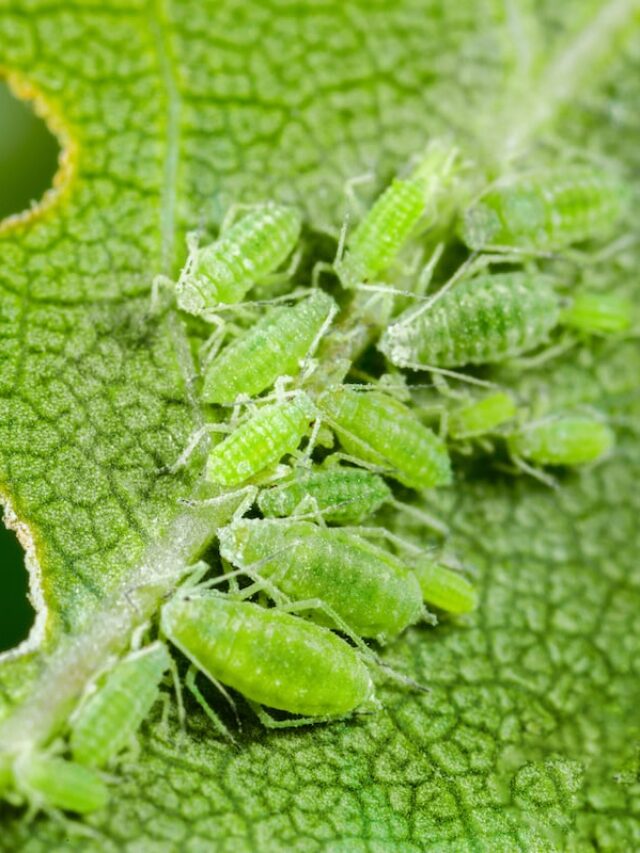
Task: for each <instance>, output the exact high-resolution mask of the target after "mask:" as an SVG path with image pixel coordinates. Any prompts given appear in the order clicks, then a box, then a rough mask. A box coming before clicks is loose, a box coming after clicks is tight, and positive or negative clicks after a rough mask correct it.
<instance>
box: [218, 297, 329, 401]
mask: <svg viewBox="0 0 640 853" xmlns="http://www.w3.org/2000/svg"><path fill="white" fill-rule="evenodd" d="M336 310H337V306H336V304H335V302H334V301H333V299H332V298H331V297H330V296H328V295H327V294H326V293H323V291H321V290H315V291H313V292H312V293H311V295H310V296H309V297H308V298H307V299H303V300H301V301H300V302H299V303H298V304H297V305H294V306H292V307H287V308H273V309H272V310H271V311H269V312H268V313H267V314H265V316H264V317H263V318H262V319H261V320H259V321H258V322H257V323H256V325H255V326H253V327H252V328H250V329H249V330H248V331H247V332H245V333H244V334H242V335H240V337H238V338H236V340H234V341H233V342H232V343H231V344H230V345H229V346H228V347H226V349H224V350H223V351H222V353H221V354H220V355H219V356H218V357H217V358H216V359H215V360H214V361H213V362H212V363H211V365H210V366H209V368H208V370H207V372H206V376H205V381H204V389H203V392H202V396H203V399H204V400H205V401H206V402H208V403H230V402H233V401H234V400H235V399H236V397H237V396H238V395H239V394H247V395H248V396H250V397H252V396H254V395H255V394H259V393H260V392H261V391H264V390H265V389H266V388H269V387H270V386H271V385H273V383H274V382H275V381H276V379H278V377H279V376H283V375H287V376H295V375H296V374H297V373H298V372H299V370H300V363H301V360H302V359H303V358H304V357H305V356H307V355H308V354H309V352H310V349H311V347H312V345H313V344H314V343H316V339H317V337H318V335H319V334H320V333H321V331H322V329H323V327H324V326H325V325H326V324H327V322H328V321H329V320H330V318H331V316H332V315H333V313H335V311H336Z"/></svg>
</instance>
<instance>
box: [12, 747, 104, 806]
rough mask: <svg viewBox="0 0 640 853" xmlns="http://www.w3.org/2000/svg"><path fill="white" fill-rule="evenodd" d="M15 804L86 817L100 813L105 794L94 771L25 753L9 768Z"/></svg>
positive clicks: (69, 762)
mask: <svg viewBox="0 0 640 853" xmlns="http://www.w3.org/2000/svg"><path fill="white" fill-rule="evenodd" d="M12 774H13V787H14V789H15V793H16V795H17V797H18V800H24V801H26V803H27V804H28V805H29V806H30V807H32V808H34V809H44V810H50V809H52V808H53V809H62V810H63V811H69V812H76V813H77V814H89V813H90V812H94V811H98V810H99V809H103V808H104V807H105V806H106V805H107V801H108V799H109V791H108V789H107V786H106V785H105V783H104V782H103V781H102V779H101V778H100V776H99V775H98V774H97V773H96V771H95V770H92V769H90V768H89V767H83V766H82V765H80V764H76V763H74V762H73V761H67V760H66V759H64V758H57V757H50V756H46V755H40V754H38V753H31V752H29V753H25V754H24V755H21V756H19V757H18V758H17V759H16V761H15V762H14V764H13V769H12Z"/></svg>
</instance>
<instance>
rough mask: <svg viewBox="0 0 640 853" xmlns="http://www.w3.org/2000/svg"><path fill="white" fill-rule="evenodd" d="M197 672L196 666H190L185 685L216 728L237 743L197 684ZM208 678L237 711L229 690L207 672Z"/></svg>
mask: <svg viewBox="0 0 640 853" xmlns="http://www.w3.org/2000/svg"><path fill="white" fill-rule="evenodd" d="M197 674H198V670H197V669H196V667H195V666H190V667H189V670H188V672H187V675H186V678H185V685H186V687H187V689H188V690H189V691H190V692H191V694H192V695H193V697H194V698H195V700H196V702H197V703H198V705H200V707H201V708H202V710H203V711H204V712H205V714H206V715H207V717H208V718H209V719H210V720H211V722H212V723H213V725H214V727H215V728H216V730H217V731H218V732H219V733H220V734H221V735H222V736H223V737H225V738H227V739H228V740H230V741H231V743H234V744H235V743H236V739H235V738H234V736H233V735H232V734H231V732H230V731H229V729H228V728H227V727H226V726H225V724H224V723H223V722H222V720H221V719H220V717H219V716H218V715H217V714H216V712H215V711H214V710H213V708H211V706H210V705H209V703H208V702H207V700H206V699H205V698H204V696H203V695H202V693H201V692H200V690H199V688H198V685H197V684H196V676H197ZM207 678H209V679H210V680H211V682H212V683H213V684H214V685H215V686H216V687H217V688H218V689H219V690H220V692H221V693H222V694H223V696H225V697H226V698H227V699H228V700H229V702H230V703H231V706H232V707H233V709H234V711H235V709H236V708H235V703H234V702H233V700H232V699H231V697H230V696H229V694H228V693H227V691H226V690H225V689H224V687H222V685H221V684H220V683H219V682H218V681H216V680H215V679H213V678H211V676H210V675H209V673H207ZM236 718H237V713H236Z"/></svg>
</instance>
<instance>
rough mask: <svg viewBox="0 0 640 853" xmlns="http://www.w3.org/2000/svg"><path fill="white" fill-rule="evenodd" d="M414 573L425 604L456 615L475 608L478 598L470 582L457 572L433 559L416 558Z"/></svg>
mask: <svg viewBox="0 0 640 853" xmlns="http://www.w3.org/2000/svg"><path fill="white" fill-rule="evenodd" d="M415 575H416V578H417V579H418V583H419V584H420V589H421V590H422V597H423V598H424V600H425V602H426V603H427V604H431V605H433V606H434V607H437V608H439V609H440V610H445V611H446V612H447V613H453V614H456V615H459V614H462V613H470V612H471V611H472V610H475V608H476V606H477V603H478V600H477V594H476V591H475V589H474V587H473V585H472V584H471V583H469V581H468V580H467V579H466V578H465V577H463V576H462V575H461V574H460V573H459V572H455V571H453V570H452V569H448V568H446V567H445V566H442V565H440V564H439V563H437V562H435V561H434V560H430V559H422V560H418V563H417V565H416V568H415Z"/></svg>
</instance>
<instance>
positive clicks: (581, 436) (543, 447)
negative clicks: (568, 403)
mask: <svg viewBox="0 0 640 853" xmlns="http://www.w3.org/2000/svg"><path fill="white" fill-rule="evenodd" d="M614 442H615V438H614V435H613V432H612V431H611V429H610V428H609V427H608V426H607V424H605V423H603V422H602V421H601V420H599V419H597V418H594V417H589V416H586V415H559V416H555V417H549V418H546V419H544V420H541V421H537V422H534V423H531V424H527V425H526V426H524V427H523V428H522V429H521V430H520V431H519V432H517V433H514V434H513V435H512V436H510V437H509V442H508V444H509V450H510V452H511V453H512V455H513V456H514V457H521V458H523V459H527V460H529V461H531V462H535V463H536V464H538V465H569V466H571V465H586V464H589V463H590V462H597V461H598V460H599V459H602V458H603V457H604V456H606V455H607V454H608V453H610V452H611V449H612V448H613V445H614Z"/></svg>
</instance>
